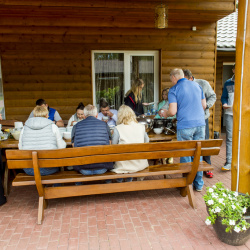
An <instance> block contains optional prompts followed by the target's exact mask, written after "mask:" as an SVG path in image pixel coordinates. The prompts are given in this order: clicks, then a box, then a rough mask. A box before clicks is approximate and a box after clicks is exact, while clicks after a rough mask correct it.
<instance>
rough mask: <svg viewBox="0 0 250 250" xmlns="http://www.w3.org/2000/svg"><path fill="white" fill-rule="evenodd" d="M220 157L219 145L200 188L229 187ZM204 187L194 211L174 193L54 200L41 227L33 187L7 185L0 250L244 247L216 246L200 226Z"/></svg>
mask: <svg viewBox="0 0 250 250" xmlns="http://www.w3.org/2000/svg"><path fill="white" fill-rule="evenodd" d="M225 154H226V152H225V143H223V147H222V150H221V152H220V155H218V156H213V157H212V164H213V166H214V167H215V170H214V171H213V173H214V178H212V179H208V178H205V177H204V181H205V187H206V186H211V185H213V184H215V183H216V182H218V181H222V182H223V183H224V184H225V185H226V186H227V187H229V188H230V185H231V173H230V172H221V170H220V168H221V166H222V165H223V164H224V162H225ZM158 178H163V177H161V176H160V177H158ZM205 187H204V189H203V191H202V192H200V193H199V192H195V196H196V199H197V203H198V209H196V210H194V209H192V208H191V207H190V206H189V203H188V198H187V197H185V198H184V197H181V196H180V194H179V191H178V190H177V189H165V190H155V191H140V192H128V193H118V194H106V195H96V196H94V195H93V196H85V197H76V198H65V199H54V200H50V201H49V206H48V209H46V210H45V219H44V222H43V224H42V225H37V205H38V195H37V191H36V188H35V187H12V190H11V193H10V196H9V197H8V202H7V204H6V205H4V206H2V207H0V249H4V250H5V249H6V250H7V249H8V250H10V249H18V250H20V249H21V250H23V249H31V250H34V249H52V250H54V249H58V250H59V249H60V250H63V249H79V250H82V249H83V250H84V249H93V250H95V249H101V250H105V249H114V250H119V249H122V250H123V249H124V250H127V249H131V250H133V249H134V250H139V249H142V250H144V249H145V250H146V249H155V250H158V249H177V250H179V249H182V248H183V249H250V241H248V242H247V243H246V245H244V246H240V247H232V246H229V245H226V244H224V243H222V242H221V241H220V240H218V239H217V237H216V235H215V232H214V230H213V228H212V226H206V225H205V223H204V220H205V218H206V216H207V213H206V207H205V203H204V201H203V198H202V196H203V195H204V193H205Z"/></svg>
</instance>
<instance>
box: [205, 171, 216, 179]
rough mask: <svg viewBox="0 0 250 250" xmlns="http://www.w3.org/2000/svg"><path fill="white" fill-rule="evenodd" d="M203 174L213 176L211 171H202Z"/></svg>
mask: <svg viewBox="0 0 250 250" xmlns="http://www.w3.org/2000/svg"><path fill="white" fill-rule="evenodd" d="M204 174H205V176H206V177H207V178H213V175H214V174H213V173H212V172H211V171H204Z"/></svg>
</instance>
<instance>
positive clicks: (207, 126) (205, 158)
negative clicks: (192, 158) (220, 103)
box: [203, 118, 211, 165]
mask: <svg viewBox="0 0 250 250" xmlns="http://www.w3.org/2000/svg"><path fill="white" fill-rule="evenodd" d="M205 122H206V132H205V140H208V139H209V122H208V118H207V119H206V120H205ZM203 161H205V162H206V163H208V164H209V165H211V156H210V155H208V156H203Z"/></svg>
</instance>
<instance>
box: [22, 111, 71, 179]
mask: <svg viewBox="0 0 250 250" xmlns="http://www.w3.org/2000/svg"><path fill="white" fill-rule="evenodd" d="M33 114H34V117H31V118H29V119H28V120H27V121H26V122H25V125H24V127H23V129H22V131H21V133H20V138H19V144H18V148H19V149H20V150H47V149H57V148H66V142H65V141H64V140H63V139H62V136H61V134H60V131H59V129H58V127H57V125H55V124H54V122H53V121H51V120H49V119H48V117H49V111H48V109H47V107H44V106H36V107H35V108H34V110H33ZM23 170H24V172H25V173H26V174H28V175H34V170H33V169H31V168H25V169H23ZM59 170H60V169H59V168H40V174H41V175H50V174H54V173H56V172H58V171H59Z"/></svg>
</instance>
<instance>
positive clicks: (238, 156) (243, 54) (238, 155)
mask: <svg viewBox="0 0 250 250" xmlns="http://www.w3.org/2000/svg"><path fill="white" fill-rule="evenodd" d="M247 11H248V0H246V4H245V20H244V36H243V49H242V57H241V80H240V116H239V133H238V136H239V137H238V154H237V165H238V166H237V183H236V191H237V192H238V191H239V179H240V138H241V119H242V86H243V72H244V58H245V44H246V27H247V14H248V12H247ZM236 48H237V47H236Z"/></svg>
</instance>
